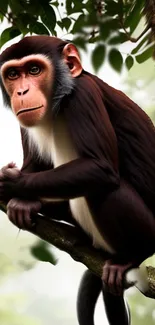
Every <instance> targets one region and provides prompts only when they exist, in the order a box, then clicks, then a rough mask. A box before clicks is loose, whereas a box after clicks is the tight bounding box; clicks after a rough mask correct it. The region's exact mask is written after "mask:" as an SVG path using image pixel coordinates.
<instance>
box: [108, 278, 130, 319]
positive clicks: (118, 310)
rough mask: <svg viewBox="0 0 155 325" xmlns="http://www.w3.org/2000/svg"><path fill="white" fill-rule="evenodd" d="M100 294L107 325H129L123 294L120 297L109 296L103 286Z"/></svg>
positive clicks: (128, 314)
mask: <svg viewBox="0 0 155 325" xmlns="http://www.w3.org/2000/svg"><path fill="white" fill-rule="evenodd" d="M102 293H103V299H104V305H105V310H106V315H107V318H108V321H109V325H116V324H121V325H130V324H131V323H130V311H129V307H128V305H126V303H125V301H124V297H123V294H122V295H120V296H116V295H113V294H111V293H110V292H108V291H107V290H106V287H105V286H104V284H103V286H102Z"/></svg>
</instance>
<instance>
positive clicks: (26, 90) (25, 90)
mask: <svg viewBox="0 0 155 325" xmlns="http://www.w3.org/2000/svg"><path fill="white" fill-rule="evenodd" d="M28 91H29V88H27V89H19V90H18V91H17V94H18V95H19V96H22V95H25V94H26V93H27V92H28Z"/></svg>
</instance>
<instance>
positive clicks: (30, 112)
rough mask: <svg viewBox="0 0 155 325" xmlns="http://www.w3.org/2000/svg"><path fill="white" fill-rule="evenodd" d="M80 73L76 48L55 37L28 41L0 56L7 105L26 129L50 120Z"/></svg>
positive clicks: (28, 39) (0, 81) (35, 37)
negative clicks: (52, 111)
mask: <svg viewBox="0 0 155 325" xmlns="http://www.w3.org/2000/svg"><path fill="white" fill-rule="evenodd" d="M81 72H82V66H81V61H80V56H79V53H78V51H77V49H76V47H75V46H74V45H73V44H71V43H68V42H65V41H62V40H60V39H58V38H56V37H50V36H31V37H25V38H24V39H22V40H21V41H20V42H18V43H16V44H14V45H12V46H10V47H9V48H7V49H6V50H5V51H4V52H3V53H2V54H1V55H0V73H1V78H0V83H1V88H2V93H3V97H4V101H5V104H6V105H7V106H10V107H11V109H12V111H13V113H14V114H15V115H16V117H17V119H18V120H19V122H20V124H21V125H23V126H25V127H30V126H35V125H39V124H40V123H41V122H43V121H44V120H46V119H48V117H49V112H50V114H51V106H52V108H53V109H54V108H55V107H56V106H57V105H58V104H59V102H60V99H61V98H62V97H63V96H65V95H67V94H69V93H70V92H71V90H72V88H73V80H74V78H75V77H78V76H79V75H80V74H81Z"/></svg>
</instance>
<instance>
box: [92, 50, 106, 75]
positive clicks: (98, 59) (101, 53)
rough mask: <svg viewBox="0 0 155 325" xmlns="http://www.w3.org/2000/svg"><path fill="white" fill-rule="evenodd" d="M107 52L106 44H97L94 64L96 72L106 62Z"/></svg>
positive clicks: (93, 59) (94, 52)
mask: <svg viewBox="0 0 155 325" xmlns="http://www.w3.org/2000/svg"><path fill="white" fill-rule="evenodd" d="M105 53H106V48H105V45H103V44H99V45H97V46H96V48H95V50H94V51H93V54H92V64H93V67H94V69H95V71H96V72H97V71H98V70H99V68H100V67H101V65H102V64H103V62H104V59H105Z"/></svg>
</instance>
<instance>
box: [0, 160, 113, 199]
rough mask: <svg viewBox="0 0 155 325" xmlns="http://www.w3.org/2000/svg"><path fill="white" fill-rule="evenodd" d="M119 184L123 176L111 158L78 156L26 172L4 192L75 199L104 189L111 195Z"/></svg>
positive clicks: (4, 187)
mask: <svg viewBox="0 0 155 325" xmlns="http://www.w3.org/2000/svg"><path fill="white" fill-rule="evenodd" d="M118 186H119V175H118V174H117V173H116V172H114V170H113V168H112V167H111V166H110V164H108V163H107V161H106V160H105V161H104V160H103V161H98V160H95V159H82V158H81V159H77V160H73V161H71V162H69V163H67V164H64V165H62V166H60V167H58V168H55V169H52V170H48V171H42V172H38V173H29V174H23V173H21V175H20V176H19V177H18V178H17V179H16V180H11V179H8V180H6V181H4V182H3V184H2V186H1V193H0V195H3V193H5V192H6V193H9V194H10V195H11V194H12V196H17V197H19V198H20V197H21V198H22V197H23V198H24V197H31V198H36V199H37V198H39V197H45V198H46V197H47V198H48V197H49V198H55V199H57V198H60V199H61V198H62V199H67V198H75V197H80V196H88V195H93V194H94V193H97V192H99V191H101V189H102V195H103V193H105V194H107V193H108V192H109V191H112V190H114V189H115V188H117V187H118Z"/></svg>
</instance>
